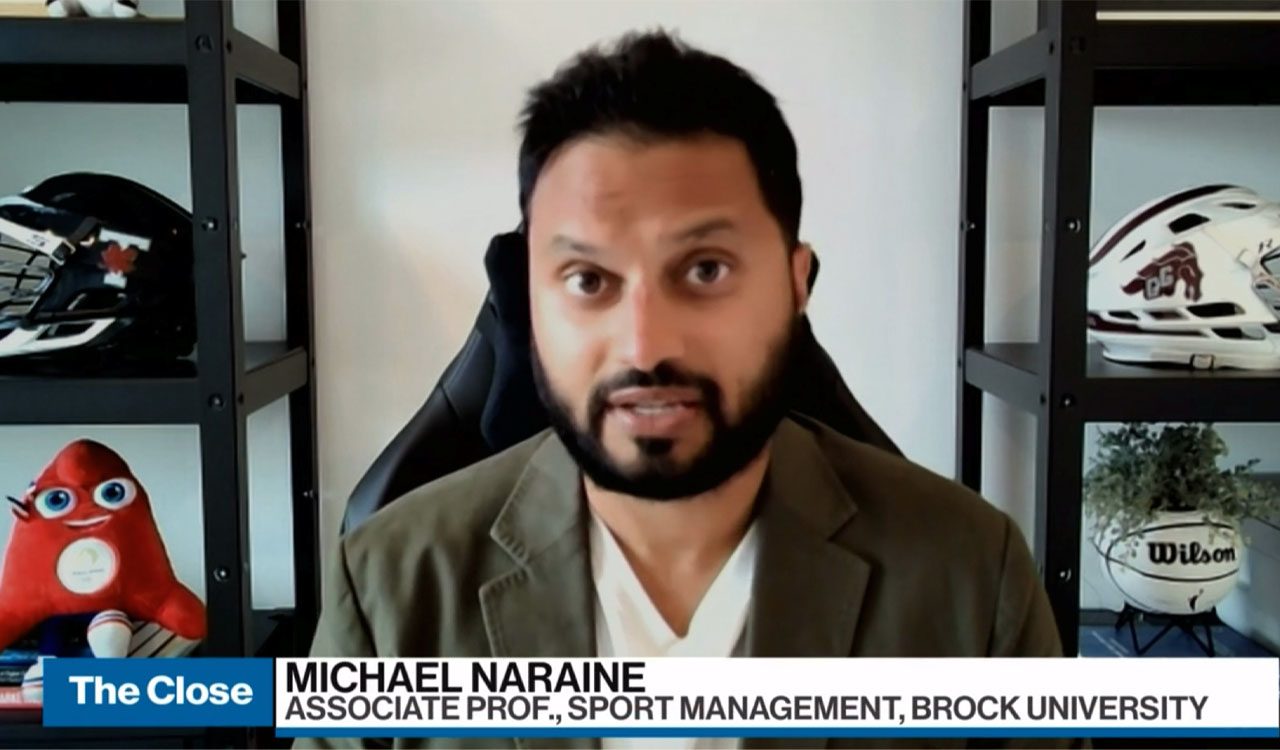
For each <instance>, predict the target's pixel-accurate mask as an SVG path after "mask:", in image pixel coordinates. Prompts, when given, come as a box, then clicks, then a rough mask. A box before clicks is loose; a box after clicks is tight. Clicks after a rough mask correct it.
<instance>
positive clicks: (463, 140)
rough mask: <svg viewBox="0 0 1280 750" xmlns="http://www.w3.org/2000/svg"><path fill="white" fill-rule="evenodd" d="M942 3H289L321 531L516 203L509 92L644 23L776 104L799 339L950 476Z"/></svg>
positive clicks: (950, 181) (953, 116) (948, 94)
mask: <svg viewBox="0 0 1280 750" xmlns="http://www.w3.org/2000/svg"><path fill="white" fill-rule="evenodd" d="M960 10H961V8H960V5H959V4H958V3H953V2H943V1H941V0H939V1H937V2H923V1H921V2H888V1H885V2H750V1H748V2H728V1H726V2H658V1H652V2H650V1H617V2H546V1H530V2H500V1H493V0H481V1H474V2H416V3H410V2H378V3H352V2H324V3H318V4H316V5H313V6H312V7H311V9H310V12H309V17H308V32H309V34H310V37H309V40H310V42H309V43H310V48H311V54H312V58H311V72H310V81H311V89H310V90H311V95H312V129H311V133H312V147H313V153H314V154H315V157H314V158H313V162H312V165H313V166H312V173H313V176H314V180H315V185H316V194H315V206H314V208H315V215H316V234H315V236H316V253H317V254H316V257H317V273H318V276H317V290H318V291H319V293H320V298H321V300H322V301H323V302H324V306H323V307H322V309H321V310H320V317H319V326H320V327H319V332H320V333H319V335H320V342H319V344H320V348H319V352H318V363H317V364H318V368H319V373H318V377H319V378H320V384H321V391H320V393H321V401H320V435H321V449H322V453H323V461H322V480H323V481H322V484H323V486H324V493H325V503H326V507H327V508H328V509H329V516H328V519H329V520H328V523H327V526H326V528H327V529H330V530H331V529H333V528H334V519H336V517H337V514H338V512H339V508H340V505H341V503H342V501H343V498H344V497H345V495H346V493H347V492H348V491H349V490H350V489H351V488H352V487H353V486H354V484H355V482H356V481H357V479H358V478H359V476H360V475H361V473H362V472H363V471H364V470H365V468H366V467H367V466H368V464H369V462H371V461H372V460H373V458H374V457H375V456H376V455H377V453H378V452H379V451H380V450H381V448H382V447H383V445H384V444H385V443H386V442H387V441H388V440H389V439H390V438H391V437H392V435H394V434H395V432H396V431H397V430H398V429H399V428H400V426H402V425H403V424H404V422H405V420H406V418H407V417H408V416H409V415H410V414H411V413H412V412H413V411H414V410H415V409H416V408H417V407H418V406H419V405H420V404H421V402H422V400H423V398H424V397H425V396H426V394H427V392H428V391H429V390H430V388H431V386H432V385H433V384H434V382H435V380H436V378H437V376H438V375H439V374H440V372H441V371H442V370H443V368H444V366H445V365H446V364H447V363H448V361H449V360H450V358H452V356H453V355H454V354H455V353H456V352H457V349H458V347H459V346H460V344H461V343H462V341H463V338H464V336H465V335H466V333H467V331H468V330H469V329H470V326H471V323H472V320H473V318H474V315H475V313H476V311H477V309H478V307H479V304H480V301H481V299H482V296H483V294H484V290H485V288H486V282H485V278H484V271H483V267H482V264H481V256H482V253H483V251H484V248H485V245H486V243H487V240H488V238H489V236H490V235H491V234H493V233H496V232H498V231H503V230H506V229H508V228H510V227H512V226H514V225H515V223H516V221H517V219H518V211H517V204H516V182H515V167H516V153H517V148H518V139H517V135H516V131H515V123H516V118H517V114H518V111H519V108H520V105H521V103H522V98H523V94H524V92H525V90H526V89H527V88H528V87H529V86H531V85H533V84H534V83H536V82H538V81H539V80H541V79H543V78H545V77H547V76H549V75H550V74H551V73H552V72H553V71H554V70H555V68H556V66H557V65H558V64H559V63H561V62H563V61H565V60H566V59H567V58H569V57H570V56H571V55H572V54H573V53H574V52H576V51H577V50H579V49H581V48H583V47H585V46H587V45H589V44H592V43H594V42H597V41H601V40H607V39H611V38H613V37H616V36H617V35H619V34H620V33H622V32H624V31H627V30H630V29H636V28H647V27H653V26H657V25H662V26H666V27H669V28H673V29H676V30H678V31H679V32H681V33H682V34H683V35H684V37H685V38H686V39H687V40H688V41H690V42H692V43H694V44H697V45H699V46H702V47H705V48H707V49H710V50H712V51H714V52H718V53H722V54H725V55H727V56H729V57H730V58H732V59H733V60H735V61H736V62H738V63H739V64H741V65H743V66H744V67H746V68H748V69H750V70H751V71H753V72H754V73H756V74H757V75H758V77H759V78H760V80H761V81H762V82H763V83H764V84H765V85H766V86H768V87H769V88H770V89H772V90H773V91H774V92H775V94H776V95H777V96H778V98H779V99H780V101H781V106H782V108H783V111H784V113H785V115H786V116H787V118H788V121H789V122H790V124H791V126H792V128H793V130H794V131H795V135H796V138H797V140H798V142H799V146H800V159H801V164H800V167H801V174H802V177H803V179H804V187H805V193H806V201H805V211H804V218H803V226H802V233H803V235H804V237H805V238H806V239H808V240H810V241H812V242H813V244H814V245H815V247H816V248H817V251H818V253H819V255H820V257H821V258H822V263H823V273H822V277H821V278H820V279H819V282H818V285H817V289H816V294H815V295H814V298H813V305H812V308H811V310H812V317H813V320H814V325H815V326H816V329H817V335H818V337H819V339H820V340H821V341H822V342H823V343H824V345H825V346H826V347H827V348H828V349H829V350H830V351H831V354H832V357H833V358H834V359H835V361H836V363H837V364H838V365H839V367H840V369H841V370H842V372H843V373H844V375H845V377H846V379H847V380H848V382H849V383H850V385H851V387H852V388H853V389H854V390H855V391H856V393H857V394H858V396H859V398H860V399H862V400H863V402H864V403H865V404H866V405H867V407H868V409H870V411H871V413H872V414H873V415H874V416H875V417H876V418H877V419H878V420H880V421H881V422H882V424H883V425H884V426H885V428H886V429H887V430H888V431H889V432H890V433H891V434H892V435H893V437H894V438H895V439H896V440H897V441H899V442H900V443H901V445H902V447H903V448H904V449H905V451H906V452H907V453H908V454H909V455H910V456H911V457H912V458H914V459H916V460H917V461H920V462H922V463H924V464H925V465H926V466H929V467H931V468H933V469H935V470H937V471H940V472H943V473H946V474H950V472H951V470H952V463H953V455H952V454H953V429H952V427H951V420H952V413H953V401H954V397H953V389H954V381H953V378H954V373H955V368H954V365H952V364H951V363H952V361H953V354H952V352H953V351H954V346H955V344H954V338H955V326H954V323H953V321H954V308H955V295H956V292H955V288H956V281H955V273H956V266H955V260H954V259H955V252H954V248H955V246H956V232H955V227H956V225H957V221H958V218H957V217H958V205H957V190H958V184H959V159H958V143H959V122H960V121H959V113H960V109H959V102H960V98H959V97H960V74H961V71H960V66H959V60H960V55H961V37H960V34H959V29H960V28H961V27H960V22H961V15H960ZM353 42H354V43H353ZM357 259H358V266H357V265H356V263H357ZM356 267H358V269H359V270H358V272H353V269H354V268H356ZM889 330H892V331H894V332H900V333H901V334H902V335H893V336H889V335H886V332H887V331H889Z"/></svg>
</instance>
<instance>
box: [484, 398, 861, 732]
mask: <svg viewBox="0 0 1280 750" xmlns="http://www.w3.org/2000/svg"><path fill="white" fill-rule="evenodd" d="M822 429H823V428H810V427H806V426H803V425H802V424H799V423H797V422H795V421H792V420H790V419H788V420H784V421H783V422H782V424H780V425H779V427H778V430H777V432H776V433H775V435H774V438H773V440H772V443H771V448H770V450H771V455H770V460H769V468H768V470H767V472H766V474H765V480H764V483H763V485H762V486H761V492H760V497H759V500H758V501H757V522H758V523H759V524H760V529H759V531H758V533H759V534H760V549H759V557H758V559H757V563H756V571H755V581H754V584H753V592H752V602H751V608H750V612H749V615H748V618H747V625H746V629H745V632H744V635H743V639H742V645H743V646H744V648H742V649H739V653H742V652H745V655H747V656H757V657H792V656H806V657H818V656H822V657H845V656H849V655H850V653H851V652H852V649H853V642H854V637H855V631H856V628H857V623H858V616H859V613H860V611H861V607H862V601H863V596H864V594H865V592H866V588H867V581H868V579H869V577H870V572H871V566H870V564H869V563H868V562H867V561H866V560H864V559H863V558H862V557H860V556H859V555H857V554H856V553H854V552H852V551H850V550H848V549H846V548H845V547H843V546H841V545H839V544H837V543H835V542H834V541H832V537H833V536H834V535H835V534H837V533H838V532H839V531H840V530H841V529H842V528H844V527H845V526H846V525H847V524H848V523H849V522H850V521H851V520H852V519H853V517H854V516H855V514H856V512H857V505H856V503H855V501H854V498H853V497H852V496H851V495H850V494H849V492H848V491H847V490H846V489H845V484H844V482H842V481H841V479H840V477H839V476H838V475H837V473H836V470H835V468H833V466H832V465H831V462H830V461H829V460H828V458H827V456H826V454H825V453H824V451H823V449H822V446H821V444H820V442H819V440H820V437H819V435H818V432H819V431H820V430H822ZM587 523H588V516H587V513H586V509H585V503H584V501H583V499H582V495H581V479H580V474H579V469H578V466H577V464H576V463H575V462H574V460H573V458H572V456H570V455H569V452H568V451H567V450H566V449H565V447H564V445H563V444H562V443H561V442H560V440H559V439H558V438H557V437H556V436H555V435H554V434H553V433H550V432H548V433H547V434H546V436H545V437H544V438H543V440H542V443H541V445H539V446H538V447H537V448H536V449H535V452H534V454H533V456H532V457H531V459H530V460H529V462H528V464H527V465H526V467H525V470H524V472H523V473H522V474H521V476H520V478H519V479H518V480H517V482H516V485H515V488H514V489H513V490H512V492H511V495H510V497H509V498H508V499H507V502H506V504H505V505H504V506H503V508H502V510H501V511H500V512H499V514H498V517H497V519H496V520H495V521H494V523H493V525H492V527H491V528H490V532H489V533H490V537H491V538H492V539H493V540H494V542H496V543H497V544H498V545H499V546H500V547H502V549H504V550H505V551H506V553H507V554H508V555H510V557H511V558H512V559H513V560H514V561H515V563H516V567H515V568H514V569H513V570H511V571H509V572H508V573H505V574H503V575H501V576H498V577H496V578H494V579H492V580H490V581H488V582H486V583H485V584H484V585H483V586H482V587H481V589H480V601H481V606H482V609H483V612H484V621H485V629H486V632H487V635H488V638H489V644H490V647H491V648H492V651H493V654H494V656H498V657H592V656H595V654H596V648H595V602H594V596H595V594H594V584H593V583H592V580H591V564H590V553H589V550H588V548H587V539H588V536H587ZM521 744H525V745H527V746H531V747H532V746H537V745H539V744H541V743H538V742H536V741H534V740H528V741H524V742H523V743H521ZM554 744H557V745H560V746H565V744H566V742H565V741H564V740H558V741H556V742H555V743H554ZM569 744H578V743H569ZM597 744H598V743H596V742H595V741H591V742H587V743H586V744H585V745H582V744H579V745H578V746H595V745H597ZM777 744H778V741H772V740H769V739H749V740H747V742H746V746H747V747H768V746H775V745H777ZM789 744H794V739H793V740H791V742H790V743H789Z"/></svg>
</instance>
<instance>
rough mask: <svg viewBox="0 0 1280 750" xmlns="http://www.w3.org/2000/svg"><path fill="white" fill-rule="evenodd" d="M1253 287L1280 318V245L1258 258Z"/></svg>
mask: <svg viewBox="0 0 1280 750" xmlns="http://www.w3.org/2000/svg"><path fill="white" fill-rule="evenodd" d="M1253 289H1254V291H1256V292H1257V293H1258V296H1259V297H1261V298H1262V301H1263V302H1266V303H1267V304H1268V305H1270V306H1271V309H1272V311H1273V312H1275V315H1276V319H1277V320H1280V246H1277V247H1276V248H1275V249H1273V250H1271V251H1269V252H1267V253H1266V254H1265V255H1262V256H1260V257H1259V258H1258V264H1257V266H1256V267H1255V268H1254V272H1253Z"/></svg>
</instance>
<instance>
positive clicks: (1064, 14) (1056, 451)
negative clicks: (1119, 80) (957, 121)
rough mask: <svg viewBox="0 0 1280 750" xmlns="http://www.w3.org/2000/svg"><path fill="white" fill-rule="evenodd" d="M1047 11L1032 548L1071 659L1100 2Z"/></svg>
mask: <svg viewBox="0 0 1280 750" xmlns="http://www.w3.org/2000/svg"><path fill="white" fill-rule="evenodd" d="M1043 11H1044V13H1043V16H1044V24H1045V28H1047V29H1048V30H1049V39H1048V43H1049V45H1050V47H1049V50H1048V62H1047V70H1046V75H1045V106H1044V177H1043V179H1044V192H1043V212H1042V217H1043V221H1044V227H1043V235H1042V245H1041V256H1040V352H1039V356H1040V360H1039V362H1038V363H1037V364H1038V367H1037V371H1038V372H1039V373H1040V378H1041V390H1040V413H1039V419H1038V423H1037V432H1038V434H1037V440H1036V470H1035V483H1036V490H1035V493H1036V523H1035V527H1036V538H1035V549H1036V557H1037V561H1038V562H1039V563H1040V565H1041V567H1042V570H1043V575H1044V580H1045V587H1046V589H1047V590H1048V593H1049V600H1050V603H1051V604H1052V606H1053V610H1054V616H1055V619H1056V620H1057V623H1058V628H1059V630H1060V631H1061V635H1062V641H1063V650H1064V651H1065V653H1067V654H1068V655H1074V654H1075V653H1076V652H1077V649H1078V640H1079V636H1078V632H1077V624H1078V620H1079V608H1080V576H1079V571H1078V570H1077V568H1078V567H1079V557H1080V498H1081V493H1082V492H1083V486H1082V477H1081V472H1082V470H1083V465H1084V419H1083V417H1082V416H1081V414H1082V410H1081V408H1080V405H1079V399H1080V398H1081V396H1083V395H1084V387H1085V385H1086V382H1085V377H1086V376H1085V369H1086V355H1087V339H1086V335H1085V304H1086V288H1087V284H1088V259H1089V211H1090V195H1091V190H1092V182H1091V181H1092V164H1093V105H1094V96H1093V90H1094V65H1093V53H1094V48H1095V43H1094V42H1095V30H1096V26H1097V20H1096V16H1097V3H1096V2H1095V1H1094V0H1075V1H1073V2H1063V0H1051V1H1050V2H1048V3H1046V4H1044V6H1043ZM1050 529H1052V531H1053V533H1052V534H1050V533H1049V531H1050Z"/></svg>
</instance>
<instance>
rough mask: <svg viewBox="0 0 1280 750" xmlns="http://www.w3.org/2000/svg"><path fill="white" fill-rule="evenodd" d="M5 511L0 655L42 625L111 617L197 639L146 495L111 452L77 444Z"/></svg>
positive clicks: (192, 609)
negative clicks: (66, 618)
mask: <svg viewBox="0 0 1280 750" xmlns="http://www.w3.org/2000/svg"><path fill="white" fill-rule="evenodd" d="M9 501H10V503H12V510H13V513H14V515H15V516H17V521H15V522H14V524H13V533H12V536H11V538H10V540H9V549H8V551H7V552H6V553H5V557H4V562H3V563H0V649H4V648H5V647H6V646H8V645H9V644H11V643H13V642H14V641H15V640H17V639H18V638H19V637H21V636H22V635H23V634H24V633H26V632H27V631H29V630H31V629H32V628H33V627H35V626H36V625H38V624H40V623H41V622H42V621H44V620H45V619H46V618H49V617H53V616H56V615H69V614H84V613H99V612H107V611H111V610H116V611H120V612H123V613H125V614H127V615H128V616H129V617H131V618H133V619H135V620H146V621H150V622H155V623H158V624H159V625H161V626H162V627H165V628H168V629H169V630H171V631H173V632H174V633H177V634H178V635H180V636H182V637H183V638H189V639H192V640H198V639H201V638H203V637H204V635H205V614H204V605H203V604H202V603H201V602H200V600H199V599H197V598H196V595H195V594H193V593H191V591H190V590H189V589H188V588H186V587H185V586H183V585H182V584H181V583H179V582H178V579H177V578H175V577H174V574H173V568H172V566H171V565H170V563H169V557H168V555H167V554H166V553H165V549H164V544H163V543H162V542H161V541H160V532H159V531H158V530H157V529H156V522H155V519H154V518H153V517H152V515H151V502H150V500H149V499H148V498H147V493H146V491H145V490H144V489H143V488H142V486H141V485H140V484H139V483H138V480H137V479H136V478H135V477H134V476H133V472H131V471H130V470H129V466H128V464H126V463H125V462H124V459H122V458H121V457H120V456H119V455H118V454H117V453H116V452H115V451H113V450H111V449H110V448H108V447H106V446H105V445H102V444H101V443H96V442H94V441H92V440H77V441H75V442H74V443H71V444H70V445H67V446H66V447H65V448H63V449H62V450H61V451H60V452H59V453H58V455H57V456H55V457H54V459H53V461H51V462H50V463H49V465H48V466H47V467H45V469H44V471H43V472H42V473H41V474H40V476H39V477H38V478H37V479H36V480H35V481H34V482H32V483H31V486H30V487H29V488H28V489H27V491H26V493H25V494H24V495H23V496H22V497H21V498H12V497H11V498H9Z"/></svg>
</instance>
